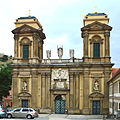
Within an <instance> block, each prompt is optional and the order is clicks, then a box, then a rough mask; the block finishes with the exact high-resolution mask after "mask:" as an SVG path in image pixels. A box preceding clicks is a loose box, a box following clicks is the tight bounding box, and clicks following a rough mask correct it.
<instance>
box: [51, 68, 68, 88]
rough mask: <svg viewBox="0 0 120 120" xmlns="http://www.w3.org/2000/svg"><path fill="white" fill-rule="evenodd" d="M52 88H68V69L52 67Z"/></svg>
mask: <svg viewBox="0 0 120 120" xmlns="http://www.w3.org/2000/svg"><path fill="white" fill-rule="evenodd" d="M51 86H52V88H54V89H55V88H56V89H67V88H69V74H68V69H61V68H58V69H53V70H52V81H51Z"/></svg>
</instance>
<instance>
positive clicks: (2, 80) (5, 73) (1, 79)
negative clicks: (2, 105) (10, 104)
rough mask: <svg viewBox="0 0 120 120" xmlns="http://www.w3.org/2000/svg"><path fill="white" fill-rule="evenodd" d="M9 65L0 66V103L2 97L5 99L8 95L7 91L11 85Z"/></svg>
mask: <svg viewBox="0 0 120 120" xmlns="http://www.w3.org/2000/svg"><path fill="white" fill-rule="evenodd" d="M10 64H11V63H9V64H7V65H4V64H2V65H0V69H1V70H0V101H1V100H2V97H3V96H4V97H7V96H8V95H9V90H10V89H11V84H12V69H11V67H10Z"/></svg>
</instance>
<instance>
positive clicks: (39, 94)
mask: <svg viewBox="0 0 120 120" xmlns="http://www.w3.org/2000/svg"><path fill="white" fill-rule="evenodd" d="M38 107H40V108H41V74H39V75H38Z"/></svg>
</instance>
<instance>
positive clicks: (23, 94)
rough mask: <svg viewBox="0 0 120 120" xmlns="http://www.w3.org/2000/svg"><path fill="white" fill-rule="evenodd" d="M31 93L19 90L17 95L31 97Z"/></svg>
mask: <svg viewBox="0 0 120 120" xmlns="http://www.w3.org/2000/svg"><path fill="white" fill-rule="evenodd" d="M31 96H32V95H31V94H30V93H28V92H21V93H19V94H18V97H31Z"/></svg>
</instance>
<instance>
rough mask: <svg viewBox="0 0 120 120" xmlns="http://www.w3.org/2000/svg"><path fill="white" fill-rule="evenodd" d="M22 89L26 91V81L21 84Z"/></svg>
mask: <svg viewBox="0 0 120 120" xmlns="http://www.w3.org/2000/svg"><path fill="white" fill-rule="evenodd" d="M22 88H23V90H27V82H26V81H24V82H23V87H22Z"/></svg>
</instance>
